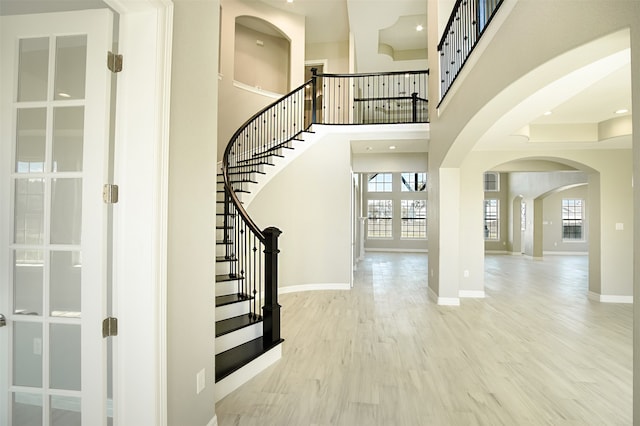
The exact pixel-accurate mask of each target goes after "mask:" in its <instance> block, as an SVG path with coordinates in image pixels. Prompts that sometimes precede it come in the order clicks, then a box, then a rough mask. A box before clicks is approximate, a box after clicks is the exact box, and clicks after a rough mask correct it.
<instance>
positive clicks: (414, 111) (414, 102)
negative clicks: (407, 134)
mask: <svg viewBox="0 0 640 426" xmlns="http://www.w3.org/2000/svg"><path fill="white" fill-rule="evenodd" d="M411 106H412V110H411V122H412V123H417V122H418V93H416V92H413V93H412V94H411Z"/></svg>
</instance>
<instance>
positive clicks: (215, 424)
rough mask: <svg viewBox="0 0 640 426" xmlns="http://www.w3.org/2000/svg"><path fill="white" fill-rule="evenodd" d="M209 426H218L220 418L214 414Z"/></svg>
mask: <svg viewBox="0 0 640 426" xmlns="http://www.w3.org/2000/svg"><path fill="white" fill-rule="evenodd" d="M207 426H218V416H216V415H215V414H214V415H213V418H212V419H211V420H209V423H207Z"/></svg>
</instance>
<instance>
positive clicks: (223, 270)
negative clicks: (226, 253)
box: [216, 262, 231, 275]
mask: <svg viewBox="0 0 640 426" xmlns="http://www.w3.org/2000/svg"><path fill="white" fill-rule="evenodd" d="M229 272H231V262H216V275H222V274H228V273H229Z"/></svg>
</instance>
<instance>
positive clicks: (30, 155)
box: [15, 108, 47, 173]
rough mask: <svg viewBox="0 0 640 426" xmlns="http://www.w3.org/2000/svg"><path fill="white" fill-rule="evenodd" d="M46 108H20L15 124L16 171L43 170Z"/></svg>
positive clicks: (32, 171)
mask: <svg viewBox="0 0 640 426" xmlns="http://www.w3.org/2000/svg"><path fill="white" fill-rule="evenodd" d="M46 125H47V110H46V108H20V109H18V114H17V124H16V165H15V167H16V168H15V170H16V172H18V173H38V172H40V173H41V172H43V171H44V155H45V140H46V134H45V132H46Z"/></svg>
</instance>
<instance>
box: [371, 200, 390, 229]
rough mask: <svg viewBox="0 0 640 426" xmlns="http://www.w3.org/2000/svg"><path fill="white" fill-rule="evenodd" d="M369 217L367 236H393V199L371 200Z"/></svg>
mask: <svg viewBox="0 0 640 426" xmlns="http://www.w3.org/2000/svg"><path fill="white" fill-rule="evenodd" d="M367 217H368V220H367V223H368V225H367V236H368V237H369V238H392V237H393V230H392V220H393V202H392V201H391V200H369V201H368V206H367Z"/></svg>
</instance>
